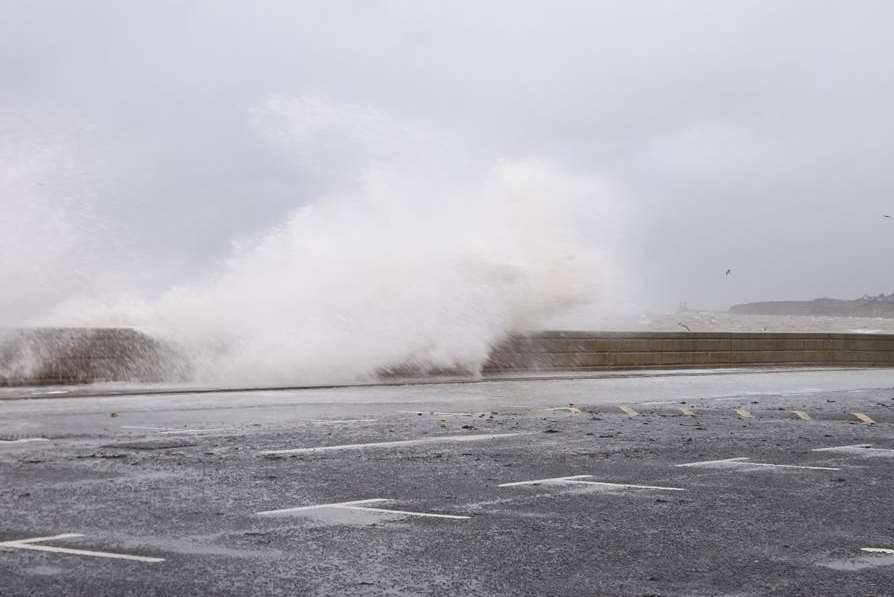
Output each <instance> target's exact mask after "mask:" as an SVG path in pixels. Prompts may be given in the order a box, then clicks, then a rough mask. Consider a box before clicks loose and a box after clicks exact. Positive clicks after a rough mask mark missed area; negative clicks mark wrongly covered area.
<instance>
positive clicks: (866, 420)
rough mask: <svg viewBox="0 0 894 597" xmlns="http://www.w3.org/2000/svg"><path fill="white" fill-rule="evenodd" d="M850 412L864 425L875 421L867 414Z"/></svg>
mask: <svg viewBox="0 0 894 597" xmlns="http://www.w3.org/2000/svg"><path fill="white" fill-rule="evenodd" d="M851 414H852V415H854V416H855V417H857V419H859V420H860V422H861V423H863V424H864V425H872V424H873V423H875V421H873V420H872V417H870V416H869V415H865V414H863V413H851Z"/></svg>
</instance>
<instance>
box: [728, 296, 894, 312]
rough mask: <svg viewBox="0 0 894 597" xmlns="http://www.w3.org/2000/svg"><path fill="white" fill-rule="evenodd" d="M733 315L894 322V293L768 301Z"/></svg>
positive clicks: (738, 309)
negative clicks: (818, 317)
mask: <svg viewBox="0 0 894 597" xmlns="http://www.w3.org/2000/svg"><path fill="white" fill-rule="evenodd" d="M729 310H730V313H744V314H749V315H827V316H839V317H890V318H894V293H892V294H880V295H878V296H864V297H863V298H859V299H855V300H841V299H830V298H819V299H814V300H812V301H767V302H761V303H743V304H741V305H733V306H732V307H730V308H729Z"/></svg>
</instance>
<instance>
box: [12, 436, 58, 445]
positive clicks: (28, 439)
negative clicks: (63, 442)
mask: <svg viewBox="0 0 894 597" xmlns="http://www.w3.org/2000/svg"><path fill="white" fill-rule="evenodd" d="M48 441H50V440H48V439H47V438H45V437H23V438H21V439H0V444H28V443H31V442H48Z"/></svg>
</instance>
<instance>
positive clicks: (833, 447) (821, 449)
mask: <svg viewBox="0 0 894 597" xmlns="http://www.w3.org/2000/svg"><path fill="white" fill-rule="evenodd" d="M870 446H872V444H849V445H846V446H832V447H831V448H814V449H813V450H811V452H837V451H839V450H850V449H852V448H868V447H870Z"/></svg>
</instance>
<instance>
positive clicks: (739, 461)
mask: <svg viewBox="0 0 894 597" xmlns="http://www.w3.org/2000/svg"><path fill="white" fill-rule="evenodd" d="M725 465H730V466H737V465H742V466H745V467H751V466H758V467H760V466H763V467H769V468H791V469H804V470H815V471H840V470H841V469H840V468H836V467H831V466H803V465H800V464H772V463H769V462H752V461H751V460H750V459H749V458H748V457H747V456H741V457H739V458H724V459H722V460H703V461H701V462H687V463H685V464H677V465H674V466H677V467H705V468H711V467H715V466H719V467H723V466H725Z"/></svg>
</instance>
